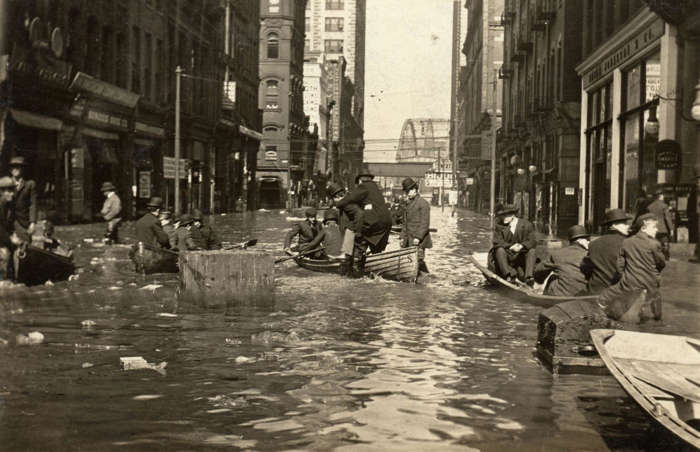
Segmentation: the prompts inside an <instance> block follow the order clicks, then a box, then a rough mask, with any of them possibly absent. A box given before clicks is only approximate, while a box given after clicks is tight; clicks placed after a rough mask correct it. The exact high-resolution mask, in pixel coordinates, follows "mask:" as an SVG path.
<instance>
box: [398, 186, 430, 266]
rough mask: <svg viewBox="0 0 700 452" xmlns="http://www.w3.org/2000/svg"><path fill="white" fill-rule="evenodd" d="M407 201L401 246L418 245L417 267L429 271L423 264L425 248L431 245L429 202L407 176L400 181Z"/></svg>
mask: <svg viewBox="0 0 700 452" xmlns="http://www.w3.org/2000/svg"><path fill="white" fill-rule="evenodd" d="M401 185H402V187H403V191H404V192H405V193H406V196H407V197H408V202H407V203H406V207H405V209H404V212H403V220H402V226H401V247H402V248H407V247H409V246H417V247H418V268H419V270H420V271H421V272H423V273H430V272H429V271H428V266H427V265H425V250H426V249H427V248H432V247H433V241H432V240H431V238H430V204H428V201H426V200H425V199H423V197H422V196H420V195H419V194H418V183H417V182H416V181H414V180H413V179H411V178H410V177H407V178H406V179H404V180H403V181H402V182H401Z"/></svg>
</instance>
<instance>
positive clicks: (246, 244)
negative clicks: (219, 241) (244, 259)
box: [221, 239, 258, 250]
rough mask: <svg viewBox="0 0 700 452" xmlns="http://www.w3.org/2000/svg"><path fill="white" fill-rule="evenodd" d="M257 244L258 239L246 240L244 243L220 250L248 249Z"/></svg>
mask: <svg viewBox="0 0 700 452" xmlns="http://www.w3.org/2000/svg"><path fill="white" fill-rule="evenodd" d="M257 243H258V239H250V240H246V241H245V242H241V243H237V244H235V245H231V246H226V247H224V248H221V249H222V250H234V249H236V248H243V249H245V248H248V247H249V246H255V245H256V244H257Z"/></svg>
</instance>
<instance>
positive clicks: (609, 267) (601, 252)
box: [583, 209, 632, 295]
mask: <svg viewBox="0 0 700 452" xmlns="http://www.w3.org/2000/svg"><path fill="white" fill-rule="evenodd" d="M631 219H632V217H630V216H629V215H627V213H625V211H624V210H622V209H610V210H608V211H607V212H605V219H604V220H603V223H602V226H607V228H608V230H607V232H606V233H605V235H603V236H602V237H600V238H598V239H596V240H594V241H592V242H591V244H590V246H589V247H588V256H587V257H586V258H585V259H584V264H583V270H584V272H585V273H586V275H587V276H588V284H587V287H586V289H587V290H586V292H588V293H589V294H592V295H593V294H599V293H600V292H601V291H602V290H603V289H605V288H607V287H610V286H612V285H613V284H615V283H616V282H617V280H618V279H619V277H620V275H619V274H618V273H617V256H618V255H619V254H620V249H621V248H622V242H623V241H624V240H625V239H626V238H627V236H628V235H629V233H630V226H629V220H631Z"/></svg>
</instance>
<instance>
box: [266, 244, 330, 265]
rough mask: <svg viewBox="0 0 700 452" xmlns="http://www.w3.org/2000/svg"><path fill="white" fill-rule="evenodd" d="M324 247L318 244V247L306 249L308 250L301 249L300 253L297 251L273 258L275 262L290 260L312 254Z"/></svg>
mask: <svg viewBox="0 0 700 452" xmlns="http://www.w3.org/2000/svg"><path fill="white" fill-rule="evenodd" d="M324 248H325V247H323V246H319V247H318V248H314V249H312V250H308V251H302V252H301V253H297V254H294V255H292V256H287V257H281V258H279V259H277V260H275V264H279V263H280V262H285V261H290V260H292V259H296V258H297V257H301V256H306V255H307V254H313V253H315V252H318V251H321V250H322V249H324Z"/></svg>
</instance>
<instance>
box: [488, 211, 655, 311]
mask: <svg viewBox="0 0 700 452" xmlns="http://www.w3.org/2000/svg"><path fill="white" fill-rule="evenodd" d="M659 211H660V212H661V214H662V215H663V212H664V209H663V208H661V209H659ZM517 212H518V209H517V208H516V207H515V206H499V207H498V208H497V211H496V216H497V218H498V221H497V224H496V227H495V231H494V236H493V237H494V238H493V246H492V248H491V250H490V252H489V263H488V265H489V267H490V268H491V270H493V271H495V272H496V273H497V274H498V275H499V276H501V277H502V278H504V279H506V280H507V281H509V282H511V283H514V284H518V285H527V286H530V287H534V286H536V285H538V284H542V285H544V294H545V295H553V296H565V297H575V296H583V295H596V296H598V303H599V304H600V305H601V307H603V308H604V309H605V311H606V313H607V314H608V315H609V316H610V317H611V318H613V319H616V320H623V321H639V320H640V319H647V318H652V317H653V318H655V319H657V320H658V319H660V318H661V315H662V312H661V297H660V294H659V288H660V275H661V270H662V269H663V268H664V266H665V264H666V259H667V255H665V253H664V252H663V249H662V246H661V243H660V242H659V241H658V240H657V237H658V235H657V234H658V233H659V226H658V225H659V223H660V222H661V221H663V218H659V214H658V213H655V212H653V211H650V212H646V213H642V214H640V215H638V216H637V217H636V218H634V221H633V222H632V224H631V225H630V220H632V217H631V216H629V215H627V214H626V213H625V212H624V211H623V210H621V209H611V210H608V211H606V212H605V218H604V221H603V227H604V228H606V232H605V234H604V235H603V236H601V237H600V238H598V239H596V240H593V241H591V240H590V234H589V233H588V232H587V231H586V228H584V227H583V226H581V225H575V226H572V227H571V228H569V230H568V240H569V244H568V246H565V247H563V248H561V249H554V250H551V252H550V253H549V255H548V256H547V257H546V258H544V259H542V260H540V261H539V262H538V258H537V255H536V245H537V239H536V237H535V228H534V226H533V225H532V223H530V222H529V221H527V220H525V219H522V218H518V216H517Z"/></svg>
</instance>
